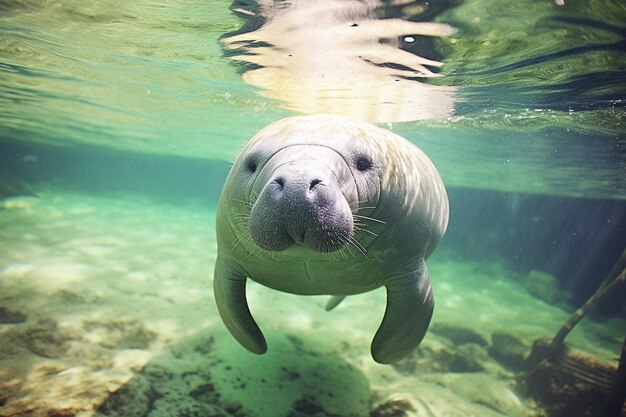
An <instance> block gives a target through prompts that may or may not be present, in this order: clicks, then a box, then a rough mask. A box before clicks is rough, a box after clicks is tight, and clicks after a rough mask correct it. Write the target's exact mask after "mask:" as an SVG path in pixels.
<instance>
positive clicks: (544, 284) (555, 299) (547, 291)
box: [522, 270, 571, 304]
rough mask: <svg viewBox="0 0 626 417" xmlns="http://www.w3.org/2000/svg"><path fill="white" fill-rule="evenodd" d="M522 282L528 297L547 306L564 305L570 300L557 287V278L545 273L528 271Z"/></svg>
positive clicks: (565, 292)
mask: <svg viewBox="0 0 626 417" xmlns="http://www.w3.org/2000/svg"><path fill="white" fill-rule="evenodd" d="M522 282H523V284H524V288H526V291H528V293H529V294H530V295H532V296H533V297H535V298H538V299H540V300H542V301H545V302H546V303H548V304H560V303H566V302H567V301H568V300H569V299H570V298H571V294H570V293H569V292H568V291H566V290H564V289H562V288H561V286H560V285H559V280H558V278H557V277H555V276H554V275H552V274H549V273H547V272H543V271H536V270H533V271H530V272H529V273H528V275H526V277H525V278H524V280H523V281H522Z"/></svg>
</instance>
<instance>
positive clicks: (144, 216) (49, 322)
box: [0, 191, 626, 417]
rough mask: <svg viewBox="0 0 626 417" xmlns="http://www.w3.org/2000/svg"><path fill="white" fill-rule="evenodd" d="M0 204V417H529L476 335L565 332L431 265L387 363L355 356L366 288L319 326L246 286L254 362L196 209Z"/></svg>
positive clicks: (517, 298)
mask: <svg viewBox="0 0 626 417" xmlns="http://www.w3.org/2000/svg"><path fill="white" fill-rule="evenodd" d="M2 204H3V205H2V209H0V247H1V248H2V250H1V251H0V416H2V417H7V416H87V415H93V414H94V413H97V414H99V415H107V416H130V417H132V416H137V417H141V416H149V417H156V416H252V417H257V416H258V417H282V416H285V417H287V416H289V417H293V416H317V417H321V416H370V415H371V416H441V417H443V416H446V417H455V416H459V417H460V416H465V417H468V416H477V417H478V416H481V417H491V416H513V417H517V416H529V415H532V414H533V413H536V412H537V410H536V409H534V405H533V403H532V402H531V401H529V400H527V399H525V398H523V397H522V396H520V394H519V393H518V391H517V389H516V386H515V383H514V375H515V374H514V372H513V370H512V369H511V368H510V367H507V365H508V366H511V365H510V364H506V363H503V362H502V361H498V360H496V359H497V358H498V355H494V353H493V352H494V349H495V348H496V346H495V345H496V340H495V339H494V338H493V336H494V334H498V335H500V338H502V337H504V338H506V337H509V338H511V337H513V338H515V339H516V340H517V342H516V343H518V344H520V343H521V344H522V345H523V346H526V347H528V348H529V346H530V345H531V343H532V341H533V340H535V339H537V338H540V337H548V336H551V335H553V334H554V333H555V332H556V330H557V329H558V328H559V327H560V326H561V324H562V323H563V322H564V320H565V319H566V318H567V317H568V313H567V312H566V311H564V310H562V309H561V308H559V307H556V306H553V305H550V304H547V303H545V302H543V301H540V300H538V299H536V298H533V297H532V296H531V295H530V294H529V293H528V292H526V290H525V289H524V287H523V286H522V285H521V284H520V282H519V281H520V277H519V276H517V275H516V274H515V273H513V272H512V271H510V270H508V269H507V268H506V267H505V266H504V265H503V264H482V263H479V262H475V263H471V262H458V261H455V260H454V258H453V257H452V256H447V255H445V254H435V256H434V257H433V258H431V259H430V260H429V269H430V275H431V278H432V280H433V286H434V291H435V298H436V301H437V305H436V310H435V316H434V320H433V324H432V327H431V331H429V333H428V335H427V337H426V339H425V340H424V342H423V344H422V345H421V346H420V348H419V349H418V350H417V352H416V353H415V354H414V355H413V356H411V357H410V358H408V359H406V360H405V361H403V362H401V363H399V364H397V365H395V366H383V365H379V364H376V363H375V362H374V361H373V360H372V359H371V357H370V354H369V344H370V342H371V339H372V337H373V335H374V333H375V331H376V329H377V327H378V324H379V322H380V319H381V318H382V313H383V311H384V305H385V300H384V298H385V297H384V292H383V291H381V290H377V291H373V292H371V293H368V294H363V295H359V296H354V297H350V298H349V299H348V300H346V301H344V303H343V304H341V305H340V306H339V307H338V308H337V309H335V310H334V311H332V312H328V313H327V312H325V311H324V304H325V302H326V297H298V296H293V295H289V294H283V293H279V292H275V291H271V290H269V289H266V288H263V287H261V286H259V285H256V284H251V285H249V290H248V294H249V300H250V305H251V310H252V311H253V314H254V315H255V317H256V319H257V321H258V322H259V324H260V325H261V327H262V329H263V330H264V331H265V332H266V334H267V336H268V342H269V347H270V351H269V353H268V354H266V355H263V356H256V355H252V354H250V353H248V352H247V351H245V350H243V348H240V347H239V346H238V345H237V344H236V343H235V342H234V341H233V340H232V338H231V337H230V336H229V335H228V334H227V333H226V331H225V330H224V328H223V326H222V324H221V321H220V319H219V317H218V315H217V311H216V308H215V305H214V300H213V294H212V289H211V280H212V270H213V265H214V262H215V253H216V242H215V234H214V226H213V223H214V216H215V213H214V211H212V209H210V208H208V206H202V205H199V204H198V205H194V204H191V203H185V204H182V203H181V204H180V205H174V204H167V203H162V202H155V201H150V200H146V199H142V198H140V197H137V196H134V195H116V196H113V195H109V196H93V195H84V194H71V193H55V192H52V191H49V192H46V193H44V194H42V195H40V196H39V197H38V198H21V199H14V200H5V201H4V202H3V203H2ZM444 252H445V251H442V253H444ZM625 329H626V325H625V323H624V322H623V321H620V320H617V319H615V320H611V321H609V322H605V323H595V322H592V321H590V320H586V321H584V322H583V323H582V324H581V325H580V326H579V327H578V328H577V329H576V331H575V332H574V333H573V334H572V335H571V337H570V338H568V341H569V342H570V343H572V344H573V345H574V346H575V347H576V348H578V349H581V350H584V351H585V352H587V353H589V354H592V355H594V356H596V357H598V358H600V359H603V360H614V357H615V354H616V353H617V352H618V351H619V347H620V346H621V341H622V339H621V337H623V334H624V330H625ZM394 413H395V414H394Z"/></svg>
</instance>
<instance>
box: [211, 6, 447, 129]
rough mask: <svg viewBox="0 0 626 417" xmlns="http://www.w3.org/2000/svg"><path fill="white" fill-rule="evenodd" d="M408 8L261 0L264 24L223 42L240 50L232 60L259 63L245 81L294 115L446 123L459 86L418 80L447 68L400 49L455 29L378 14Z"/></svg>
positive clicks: (247, 11) (260, 10)
mask: <svg viewBox="0 0 626 417" xmlns="http://www.w3.org/2000/svg"><path fill="white" fill-rule="evenodd" d="M409 3H412V1H407V0H396V1H394V2H391V3H389V2H387V3H385V4H383V2H381V1H378V0H372V1H363V2H361V1H344V0H323V1H315V2H307V1H304V0H296V1H290V2H287V1H280V2H275V1H272V0H259V6H260V9H259V12H258V13H259V14H260V15H261V17H262V18H263V19H264V23H263V25H262V26H261V27H259V28H258V29H256V30H254V31H252V32H248V33H242V34H237V35H233V36H229V37H226V38H223V39H222V41H223V42H224V43H225V45H226V47H227V48H229V49H233V50H236V51H237V52H239V51H240V52H241V53H240V54H236V55H234V56H232V57H231V58H232V59H235V60H239V61H244V62H248V63H251V64H255V65H258V68H255V69H252V70H249V71H247V72H246V73H245V74H244V75H243V79H244V81H245V82H247V83H248V84H251V85H253V86H256V87H259V88H261V89H262V92H261V94H262V95H264V96H266V97H269V98H273V99H278V100H280V101H282V102H284V103H285V107H286V108H288V109H290V110H293V111H296V112H299V113H305V114H313V113H335V114H341V115H345V116H351V117H355V118H359V119H362V120H366V121H369V122H372V123H381V122H401V121H413V120H423V119H432V118H445V117H448V116H450V115H451V114H452V110H453V107H454V92H455V91H456V89H455V88H454V87H450V86H437V85H429V84H425V83H423V82H420V80H423V79H425V78H431V77H437V76H439V74H437V73H434V72H432V71H431V69H429V67H440V66H441V65H443V63H442V62H439V61H435V60H432V59H428V58H425V57H421V56H418V55H416V54H414V53H411V52H408V51H405V50H403V49H401V48H400V37H404V38H403V40H404V42H407V43H411V42H414V41H415V36H432V37H434V36H448V35H452V34H454V33H455V32H456V30H455V29H454V28H453V27H451V26H449V25H447V24H443V23H430V22H411V21H408V20H404V19H400V18H387V19H380V18H378V17H377V11H378V10H379V9H380V8H382V7H383V6H389V5H390V4H392V5H402V4H407V5H408V4H409ZM407 7H409V8H413V9H414V8H415V7H414V6H411V5H408V6H407ZM234 10H235V11H238V12H240V13H244V14H252V13H253V12H251V11H249V10H247V9H243V8H235V9H234ZM413 13H415V11H414V10H413Z"/></svg>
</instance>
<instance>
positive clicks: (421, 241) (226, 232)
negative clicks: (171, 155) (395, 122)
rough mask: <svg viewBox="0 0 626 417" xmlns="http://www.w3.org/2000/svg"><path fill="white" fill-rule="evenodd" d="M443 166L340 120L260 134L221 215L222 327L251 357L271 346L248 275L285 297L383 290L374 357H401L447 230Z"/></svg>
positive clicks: (325, 118) (411, 342) (392, 138)
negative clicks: (251, 304) (256, 314)
mask: <svg viewBox="0 0 626 417" xmlns="http://www.w3.org/2000/svg"><path fill="white" fill-rule="evenodd" d="M448 212H449V211H448V198H447V195H446V191H445V188H444V186H443V183H442V181H441V178H440V177H439V174H438V173H437V170H436V169H435V167H434V166H433V164H432V163H431V161H430V160H429V159H428V157H427V156H426V155H425V154H424V153H423V152H422V151H420V150H419V149H418V148H417V147H416V146H414V145H413V144H411V143H410V142H408V141H407V140H405V139H404V138H402V137H400V136H398V135H395V134H393V133H391V132H389V131H386V130H384V129H380V128H378V127H376V126H373V125H370V124H367V123H364V122H360V121H356V120H352V119H348V118H345V117H340V116H330V115H315V116H297V117H291V118H288V119H284V120H281V121H278V122H276V123H273V124H271V125H270V126H268V127H266V128H265V129H263V130H262V131H261V132H259V133H258V134H257V135H256V136H255V137H254V138H253V139H252V140H251V141H250V142H249V143H248V144H247V146H246V147H245V148H244V150H243V151H242V153H241V155H240V156H239V158H238V159H237V161H236V162H235V164H234V166H233V167H232V169H231V172H230V174H229V176H228V179H227V180H226V184H225V186H224V189H223V191H222V196H221V198H220V203H219V208H218V212H217V242H218V256H217V262H216V266H215V275H214V290H215V299H216V302H217V306H218V309H219V312H220V315H221V316H222V319H223V321H224V323H225V324H226V327H227V328H228V330H230V332H231V333H232V335H233V336H234V337H235V338H236V339H237V340H238V341H239V342H240V343H241V344H242V345H243V346H244V347H246V348H247V349H248V350H250V351H252V352H254V353H264V352H265V351H266V350H267V344H266V342H265V338H264V337H263V334H262V333H261V330H260V329H259V327H258V326H257V324H256V322H255V321H254V319H253V318H252V315H251V314H250V310H249V308H248V303H247V301H246V295H245V286H246V280H247V279H248V278H250V279H253V280H254V281H256V282H258V283H260V284H263V285H265V286H268V287H270V288H274V289H276V290H279V291H284V292H289V293H293V294H302V295H319V294H328V295H333V298H331V300H330V301H329V304H328V305H327V309H331V308H333V307H334V306H335V305H337V304H338V303H339V302H340V301H341V300H342V299H343V297H344V296H347V295H352V294H358V293H362V292H365V291H369V290H372V289H374V288H377V287H380V286H381V285H384V286H385V287H386V289H387V308H386V310H385V315H384V318H383V321H382V323H381V325H380V328H379V329H378V332H377V333H376V336H375V337H374V340H373V342H372V346H371V351H372V356H373V358H374V360H376V361H377V362H379V363H392V362H395V361H397V360H399V359H402V358H404V357H406V356H407V355H408V354H409V353H411V352H412V351H413V350H414V349H415V348H416V347H417V346H418V345H419V343H420V342H421V340H422V339H423V337H424V335H425V333H426V330H427V329H428V325H429V323H430V319H431V316H432V312H433V295H432V290H431V285H430V279H429V277H428V270H427V269H426V264H425V263H424V261H425V259H426V258H428V256H429V255H430V254H431V252H432V251H433V249H434V248H435V246H436V245H437V243H438V242H439V241H440V240H441V238H442V236H443V234H444V232H445V230H446V227H447V223H448Z"/></svg>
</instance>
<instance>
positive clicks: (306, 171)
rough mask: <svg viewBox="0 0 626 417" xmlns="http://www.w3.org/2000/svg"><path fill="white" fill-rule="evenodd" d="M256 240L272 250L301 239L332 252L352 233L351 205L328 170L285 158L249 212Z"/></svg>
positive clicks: (301, 241)
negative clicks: (285, 160) (292, 162)
mask: <svg viewBox="0 0 626 417" xmlns="http://www.w3.org/2000/svg"><path fill="white" fill-rule="evenodd" d="M249 225H250V233H251V236H252V240H254V242H255V243H256V244H257V245H259V246H260V247H261V248H263V249H266V250H269V251H283V250H285V249H288V248H289V247H291V246H293V245H295V244H300V245H304V246H308V247H309V248H311V249H313V250H315V251H318V252H333V251H336V250H339V249H341V248H342V247H343V246H345V245H346V243H347V242H348V240H349V238H350V237H351V236H352V235H353V230H354V224H353V219H352V212H351V210H350V206H349V204H348V202H347V200H346V198H345V196H344V195H343V193H342V191H341V186H340V185H339V183H338V182H337V180H336V179H335V177H334V176H333V173H332V172H330V170H325V169H323V168H322V167H311V166H308V165H305V166H302V167H299V166H298V165H290V164H286V165H284V166H283V167H282V169H278V170H276V171H274V172H273V173H272V175H271V176H270V177H269V179H268V180H267V182H266V183H265V185H264V187H263V189H262V191H261V193H260V194H259V197H258V198H257V200H256V201H255V203H254V205H253V207H252V212H251V213H250V221H249Z"/></svg>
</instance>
